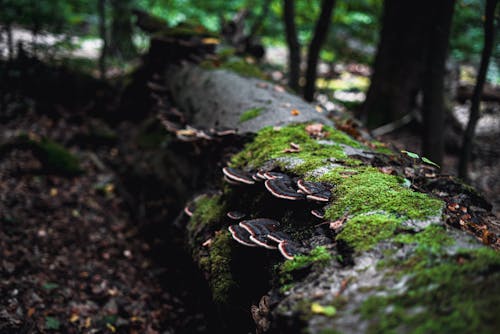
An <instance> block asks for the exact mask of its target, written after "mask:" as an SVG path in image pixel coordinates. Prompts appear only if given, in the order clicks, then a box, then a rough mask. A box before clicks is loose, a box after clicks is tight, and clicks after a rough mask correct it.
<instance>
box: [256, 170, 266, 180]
mask: <svg viewBox="0 0 500 334" xmlns="http://www.w3.org/2000/svg"><path fill="white" fill-rule="evenodd" d="M255 176H256V177H258V178H259V179H261V180H267V178H266V175H265V172H262V171H257V173H255Z"/></svg>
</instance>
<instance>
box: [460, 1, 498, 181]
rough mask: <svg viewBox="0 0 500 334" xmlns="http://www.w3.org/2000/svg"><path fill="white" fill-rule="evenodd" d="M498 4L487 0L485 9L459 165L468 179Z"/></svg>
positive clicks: (461, 171) (464, 176) (462, 174)
mask: <svg viewBox="0 0 500 334" xmlns="http://www.w3.org/2000/svg"><path fill="white" fill-rule="evenodd" d="M497 5H498V0H487V1H486V9H485V21H484V46H483V52H482V54H481V63H480V65H479V72H478V74H477V79H476V86H475V87H474V93H473V95H472V100H471V106H470V116H469V123H468V124H467V129H466V130H465V133H464V136H463V140H462V150H461V152H460V161H459V166H458V176H459V177H461V178H462V179H464V180H466V179H467V166H468V163H469V160H470V156H471V151H472V141H473V139H474V131H475V129H476V124H477V121H478V120H479V106H480V103H481V94H482V93H483V86H484V83H485V81H486V73H487V71H488V65H489V63H490V58H491V53H492V51H493V42H494V40H495V36H494V35H495V22H494V21H495V8H496V6H497Z"/></svg>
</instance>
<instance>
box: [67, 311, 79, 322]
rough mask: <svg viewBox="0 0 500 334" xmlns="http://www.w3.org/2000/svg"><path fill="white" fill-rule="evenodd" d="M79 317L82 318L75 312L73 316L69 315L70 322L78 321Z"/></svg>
mask: <svg viewBox="0 0 500 334" xmlns="http://www.w3.org/2000/svg"><path fill="white" fill-rule="evenodd" d="M78 319H80V317H79V316H78V314H76V313H73V314H72V315H71V317H69V322H71V323H74V322H77V321H78Z"/></svg>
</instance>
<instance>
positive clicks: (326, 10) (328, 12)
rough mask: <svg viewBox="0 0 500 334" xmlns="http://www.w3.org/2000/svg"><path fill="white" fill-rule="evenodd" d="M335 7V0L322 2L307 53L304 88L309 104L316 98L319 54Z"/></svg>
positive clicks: (305, 97)
mask: <svg viewBox="0 0 500 334" xmlns="http://www.w3.org/2000/svg"><path fill="white" fill-rule="evenodd" d="M334 7H335V0H323V1H322V2H321V13H320V16H319V19H318V21H317V22H316V27H315V29H314V36H313V39H312V41H311V43H310V44H309V50H308V52H307V70H306V84H305V86H304V99H305V100H306V101H309V102H311V101H312V100H313V98H314V89H315V83H316V75H317V70H316V68H317V66H318V59H319V52H320V51H321V46H322V45H323V43H324V41H325V39H326V36H327V34H328V27H329V26H330V21H331V17H332V12H333V8H334Z"/></svg>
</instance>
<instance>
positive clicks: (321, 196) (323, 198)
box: [307, 191, 332, 202]
mask: <svg viewBox="0 0 500 334" xmlns="http://www.w3.org/2000/svg"><path fill="white" fill-rule="evenodd" d="M331 196H332V193H331V192H329V191H328V192H322V193H317V194H311V195H307V199H308V200H311V201H316V202H328V201H329V200H330V197H331Z"/></svg>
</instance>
